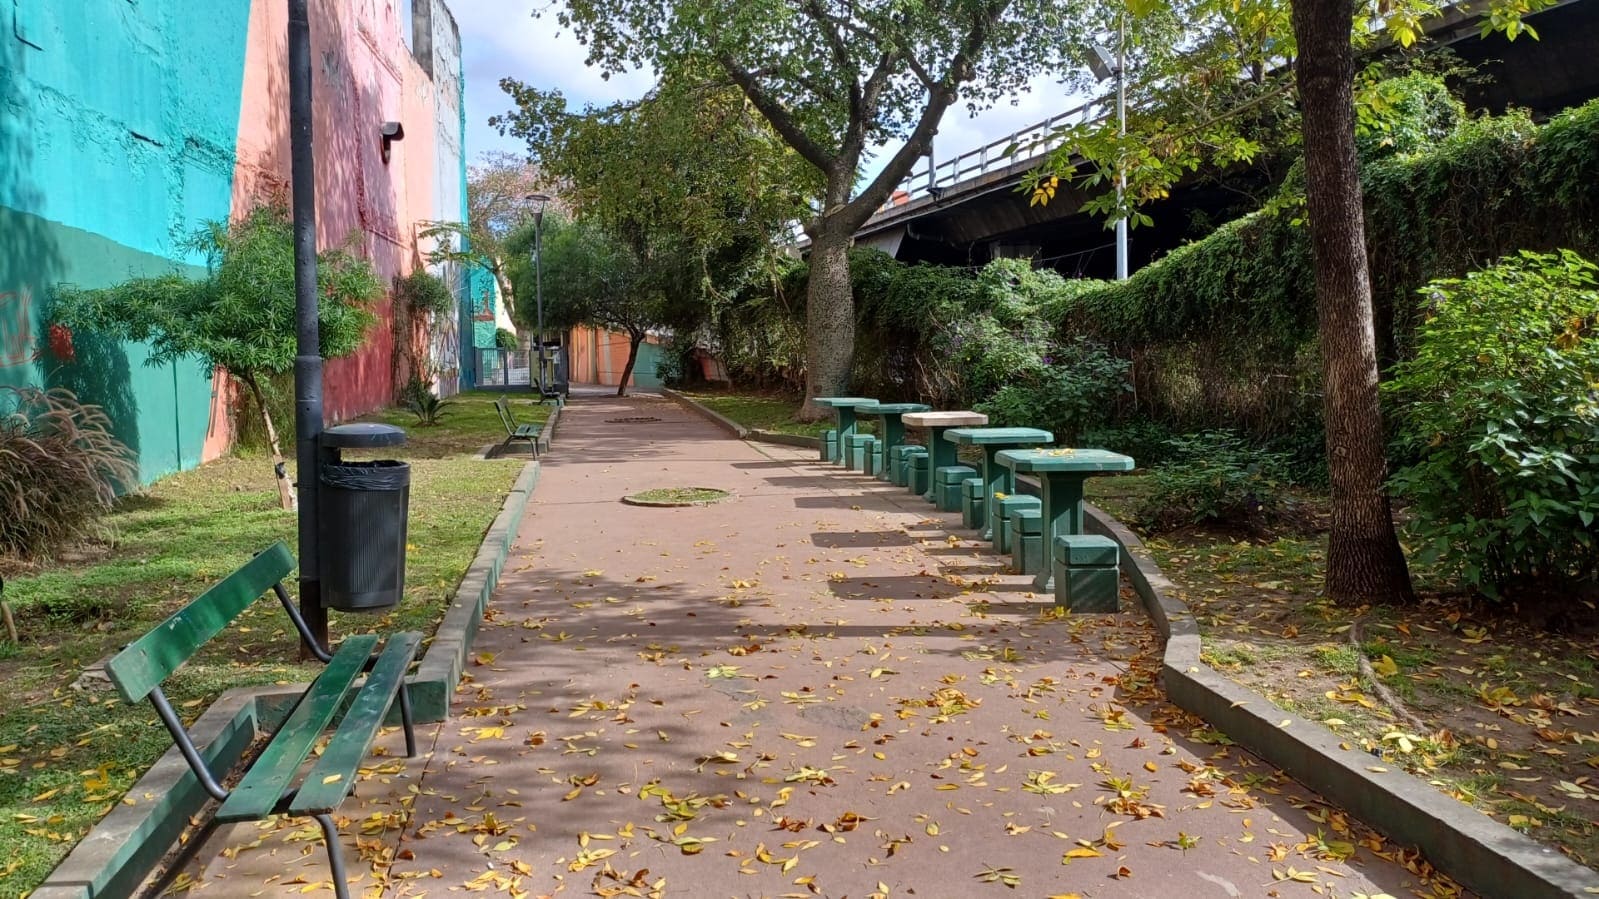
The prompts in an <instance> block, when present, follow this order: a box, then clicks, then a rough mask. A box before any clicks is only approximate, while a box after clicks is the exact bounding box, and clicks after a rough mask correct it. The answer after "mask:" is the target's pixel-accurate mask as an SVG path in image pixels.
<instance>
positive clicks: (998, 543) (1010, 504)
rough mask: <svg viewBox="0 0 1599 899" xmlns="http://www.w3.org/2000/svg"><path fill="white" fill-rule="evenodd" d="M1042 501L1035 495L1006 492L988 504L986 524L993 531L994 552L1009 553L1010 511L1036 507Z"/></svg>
mask: <svg viewBox="0 0 1599 899" xmlns="http://www.w3.org/2000/svg"><path fill="white" fill-rule="evenodd" d="M1042 505H1043V503H1042V502H1040V501H1039V499H1038V497H1036V496H1028V495H1026V494H1024V493H1008V494H1006V495H1004V496H1002V497H999V498H998V499H995V500H993V501H992V502H990V503H989V504H988V524H989V527H990V528H991V529H993V532H994V552H997V553H999V554H1000V555H1002V556H1008V555H1010V513H1011V511H1012V510H1013V509H1038V508H1040V507H1042Z"/></svg>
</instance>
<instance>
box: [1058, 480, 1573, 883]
mask: <svg viewBox="0 0 1599 899" xmlns="http://www.w3.org/2000/svg"><path fill="white" fill-rule="evenodd" d="M1088 485H1089V487H1088V493H1089V498H1090V500H1091V501H1093V502H1095V503H1096V504H1099V505H1100V506H1101V507H1102V508H1105V509H1106V511H1109V512H1111V513H1112V514H1114V515H1116V516H1117V517H1118V518H1121V519H1122V520H1123V521H1128V520H1131V518H1132V512H1133V511H1134V510H1135V509H1136V507H1137V504H1138V501H1139V499H1140V498H1141V496H1142V495H1144V494H1145V493H1147V490H1148V485H1147V483H1146V482H1145V479H1143V478H1140V477H1118V478H1094V479H1092V480H1090V481H1089V482H1088ZM1309 502H1310V503H1320V502H1324V500H1321V499H1319V498H1311V499H1310V500H1309ZM1145 540H1146V544H1147V546H1148V547H1149V550H1150V552H1151V553H1152V554H1153V555H1154V557H1155V560H1156V562H1157V563H1158V564H1159V565H1160V567H1161V569H1162V570H1163V571H1165V572H1166V574H1167V576H1168V577H1170V578H1171V579H1172V580H1173V581H1174V582H1176V583H1177V584H1178V585H1179V596H1180V597H1181V598H1182V599H1183V600H1184V601H1185V602H1186V603H1187V604H1188V607H1189V608H1190V609H1191V610H1192V611H1193V612H1194V615H1195V616H1196V618H1197V619H1198V622H1199V625H1200V629H1201V631H1202V635H1203V650H1202V651H1203V654H1204V658H1205V660H1206V661H1207V662H1208V663H1209V664H1210V665H1211V666H1212V667H1214V668H1216V669H1217V670H1218V671H1221V672H1223V673H1224V674H1226V675H1228V676H1229V677H1231V678H1233V679H1234V680H1236V681H1238V682H1239V683H1241V684H1243V685H1245V686H1247V687H1249V688H1251V689H1253V690H1255V691H1256V692H1258V693H1261V694H1262V695H1264V696H1266V697H1267V698H1268V699H1270V700H1271V701H1272V702H1274V703H1276V704H1277V705H1279V706H1281V707H1282V708H1285V709H1288V710H1290V711H1293V712H1295V713H1297V714H1300V715H1302V716H1304V717H1305V718H1307V719H1310V720H1312V721H1319V722H1321V723H1322V725H1323V726H1325V727H1327V728H1328V729H1329V730H1331V731H1333V732H1334V733H1336V734H1337V735H1338V736H1339V737H1340V738H1342V739H1343V740H1344V741H1345V742H1346V743H1348V744H1350V745H1352V746H1355V747H1359V748H1362V749H1365V750H1367V751H1371V752H1374V753H1378V754H1381V756H1382V758H1383V760H1384V762H1385V763H1387V764H1391V765H1395V766H1401V767H1404V768H1405V769H1407V770H1409V771H1410V772H1411V773H1413V774H1415V775H1417V776H1418V777H1421V778H1422V779H1424V780H1427V781H1429V782H1431V783H1433V784H1434V785H1435V786H1437V787H1438V788H1439V789H1441V790H1443V791H1444V792H1447V793H1449V794H1450V795H1453V796H1455V797H1456V798H1458V799H1461V800H1463V801H1465V802H1469V803H1471V804H1473V805H1475V806H1476V807H1478V808H1480V809H1482V810H1483V811H1485V812H1488V813H1489V814H1491V815H1492V816H1493V817H1494V818H1496V819H1497V820H1499V821H1500V822H1502V823H1505V824H1509V825H1510V826H1511V827H1514V828H1516V829H1517V830H1520V831H1522V832H1524V833H1527V834H1529V835H1530V836H1532V837H1533V838H1534V839H1537V840H1539V841H1540V842H1543V843H1545V844H1548V845H1550V846H1554V847H1556V848H1558V849H1560V850H1561V851H1563V852H1565V853H1566V854H1567V855H1569V856H1571V857H1572V858H1574V859H1576V860H1577V861H1579V862H1582V863H1584V864H1587V865H1589V866H1591V867H1599V821H1596V819H1599V814H1596V810H1599V646H1596V644H1595V642H1594V640H1593V638H1592V636H1591V635H1582V634H1572V635H1563V634H1553V633H1549V632H1547V631H1544V630H1541V629H1538V628H1535V627H1532V626H1529V625H1527V624H1524V623H1522V622H1521V621H1519V620H1518V619H1517V618H1515V616H1514V615H1513V614H1511V613H1510V612H1508V611H1501V610H1497V609H1491V608H1485V607H1480V606H1474V605H1472V604H1471V603H1468V602H1466V601H1464V599H1463V598H1461V597H1458V596H1449V595H1446V594H1443V593H1442V592H1441V586H1442V585H1439V584H1434V583H1429V573H1428V572H1427V571H1425V570H1417V571H1413V572H1412V573H1413V575H1415V576H1416V578H1417V582H1418V587H1419V588H1420V590H1421V593H1422V601H1421V603H1420V604H1419V605H1417V606H1414V607H1377V608H1373V609H1369V610H1366V611H1365V615H1364V618H1363V625H1362V628H1361V633H1360V640H1359V642H1358V644H1357V643H1356V642H1355V641H1353V640H1352V639H1351V637H1352V633H1351V631H1352V624H1353V622H1354V621H1355V619H1356V618H1357V617H1358V616H1359V612H1358V610H1351V609H1346V608H1342V607H1339V606H1335V605H1332V604H1331V603H1328V602H1326V601H1325V600H1323V599H1322V598H1321V595H1320V590H1321V581H1322V576H1323V571H1324V565H1325V561H1326V535H1325V534H1312V535H1309V536H1300V535H1283V536H1275V535H1270V534H1268V535H1265V536H1263V537H1259V538H1252V539H1244V538H1241V537H1239V536H1238V535H1236V534H1222V533H1215V532H1208V531H1205V530H1203V529H1197V528H1191V529H1185V530H1181V531H1178V532H1174V533H1170V534H1164V535H1158V536H1154V537H1146V538H1145ZM1362 655H1364V656H1365V657H1366V659H1367V660H1369V661H1370V662H1371V663H1372V666H1373V671H1374V673H1375V674H1376V675H1377V676H1378V677H1379V678H1380V680H1381V681H1382V683H1383V684H1384V685H1385V686H1386V687H1387V688H1388V689H1389V690H1390V691H1391V692H1392V693H1393V694H1394V696H1395V697H1396V698H1397V699H1398V700H1399V701H1400V702H1401V703H1402V704H1403V705H1404V706H1405V707H1406V708H1408V710H1409V711H1410V712H1411V713H1413V714H1414V715H1415V716H1416V717H1418V718H1419V719H1420V720H1421V721H1422V722H1423V723H1424V724H1426V725H1427V727H1426V728H1415V727H1413V726H1412V725H1409V724H1406V723H1404V722H1403V721H1402V720H1401V719H1400V717H1399V716H1397V715H1396V714H1395V713H1394V712H1393V711H1392V710H1391V709H1390V708H1389V707H1388V705H1387V704H1386V703H1385V702H1384V701H1383V700H1382V697H1381V696H1380V695H1379V694H1378V693H1377V692H1376V691H1375V690H1374V689H1373V688H1372V686H1371V684H1370V683H1368V682H1367V681H1366V680H1365V679H1364V678H1363V677H1362V675H1361V673H1360V657H1361V656H1362Z"/></svg>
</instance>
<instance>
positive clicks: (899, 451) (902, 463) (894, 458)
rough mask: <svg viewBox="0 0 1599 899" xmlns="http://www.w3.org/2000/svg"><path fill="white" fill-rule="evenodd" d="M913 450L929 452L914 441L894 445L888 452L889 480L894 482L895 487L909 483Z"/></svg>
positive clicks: (923, 452) (922, 452)
mask: <svg viewBox="0 0 1599 899" xmlns="http://www.w3.org/2000/svg"><path fill="white" fill-rule="evenodd" d="M912 450H914V451H916V452H919V453H921V454H923V455H926V454H927V450H924V449H922V448H921V447H919V446H917V445H916V444H914V443H902V444H900V445H899V446H896V447H894V449H893V450H892V451H891V452H889V454H888V455H889V463H888V482H889V483H890V484H893V485H894V486H895V487H903V486H905V485H906V484H907V483H909V478H910V456H911V451H912Z"/></svg>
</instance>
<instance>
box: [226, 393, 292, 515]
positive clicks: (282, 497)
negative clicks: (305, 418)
mask: <svg viewBox="0 0 1599 899" xmlns="http://www.w3.org/2000/svg"><path fill="white" fill-rule="evenodd" d="M239 380H241V381H243V382H244V386H246V387H248V388H250V394H251V395H252V396H254V397H255V405H256V407H257V408H259V409H260V410H261V423H262V424H263V425H266V434H267V446H269V447H270V448H271V450H272V473H273V474H274V475H275V476H276V477H277V479H278V503H279V504H280V505H281V506H282V507H283V509H284V510H285V511H288V512H292V511H294V510H295V509H296V508H297V507H298V504H297V503H296V501H295V498H294V484H293V483H292V482H291V481H290V480H289V468H288V466H287V465H286V464H284V461H283V449H282V448H281V447H280V446H279V445H278V429H277V428H276V427H275V426H273V424H272V413H271V412H270V411H268V410H267V401H266V395H265V394H264V393H262V392H261V385H260V383H258V382H257V381H256V379H255V376H254V375H242V376H239Z"/></svg>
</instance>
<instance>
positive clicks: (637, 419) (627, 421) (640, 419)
mask: <svg viewBox="0 0 1599 899" xmlns="http://www.w3.org/2000/svg"><path fill="white" fill-rule="evenodd" d="M651 421H660V419H659V418H656V417H655V416H653V415H635V416H633V417H631V418H607V419H606V420H605V423H606V424H609V425H641V424H645V423H646V422H651Z"/></svg>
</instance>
